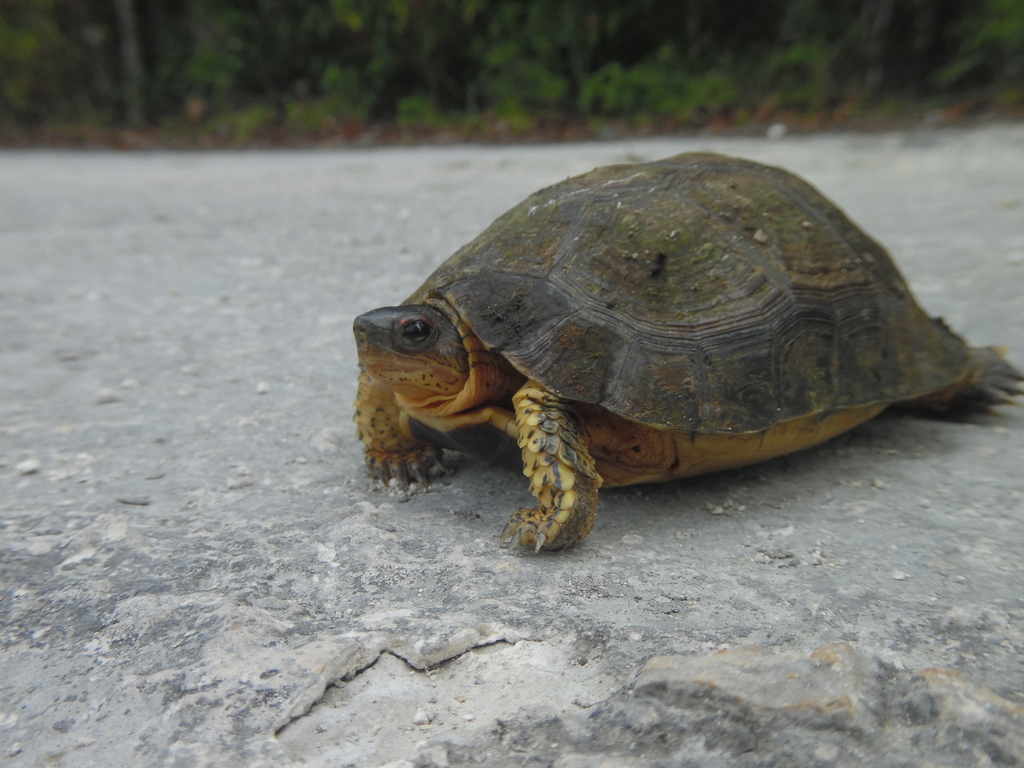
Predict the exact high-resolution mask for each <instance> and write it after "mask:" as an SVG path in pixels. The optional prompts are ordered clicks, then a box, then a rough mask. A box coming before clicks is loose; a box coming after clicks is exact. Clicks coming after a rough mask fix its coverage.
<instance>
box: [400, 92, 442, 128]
mask: <svg viewBox="0 0 1024 768" xmlns="http://www.w3.org/2000/svg"><path fill="white" fill-rule="evenodd" d="M397 119H398V124H399V125H400V126H401V127H403V128H414V127H419V126H427V127H429V126H436V125H439V124H440V123H441V117H440V115H438V114H437V110H436V109H434V105H433V104H431V103H430V99H428V98H427V97H426V96H423V95H422V94H418V95H416V96H406V97H405V98H404V99H402V100H400V101H399V102H398V115H397Z"/></svg>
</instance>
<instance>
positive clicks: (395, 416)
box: [352, 371, 444, 488]
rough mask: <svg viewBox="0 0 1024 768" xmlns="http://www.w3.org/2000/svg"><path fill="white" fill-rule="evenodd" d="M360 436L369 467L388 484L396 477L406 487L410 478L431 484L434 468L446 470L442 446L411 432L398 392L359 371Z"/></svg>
mask: <svg viewBox="0 0 1024 768" xmlns="http://www.w3.org/2000/svg"><path fill="white" fill-rule="evenodd" d="M355 409H356V412H355V416H354V417H353V419H352V420H353V421H354V422H355V423H356V435H357V437H358V438H359V439H360V440H362V441H363V445H364V446H365V448H366V469H367V470H368V472H369V473H370V476H371V477H373V478H375V479H377V480H380V481H381V482H382V483H384V484H385V485H387V484H388V482H389V481H390V480H391V478H395V479H396V480H397V481H398V484H399V485H401V486H402V488H408V487H409V480H410V479H412V480H415V481H417V482H418V483H419V484H420V485H421V486H423V487H426V486H427V485H428V484H429V473H430V470H431V469H434V468H438V469H441V470H444V464H442V463H441V449H440V448H437V447H436V446H433V445H429V444H428V443H424V442H421V441H419V440H417V439H415V438H414V437H412V436H411V435H410V434H409V432H408V427H407V419H406V417H405V415H404V414H403V413H402V411H401V410H400V409H399V408H398V404H397V403H396V402H395V393H394V392H392V391H391V390H390V389H387V388H386V387H381V386H379V385H377V384H374V383H373V380H372V379H371V378H370V377H369V375H367V373H366V372H365V371H363V372H362V373H360V374H359V392H358V394H357V395H356V401H355Z"/></svg>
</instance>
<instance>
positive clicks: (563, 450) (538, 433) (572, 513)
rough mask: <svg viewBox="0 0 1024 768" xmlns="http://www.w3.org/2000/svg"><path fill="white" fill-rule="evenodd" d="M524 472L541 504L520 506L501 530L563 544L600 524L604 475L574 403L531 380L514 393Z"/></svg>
mask: <svg viewBox="0 0 1024 768" xmlns="http://www.w3.org/2000/svg"><path fill="white" fill-rule="evenodd" d="M512 403H513V405H514V406H515V411H516V428H517V430H518V433H519V437H518V441H517V442H518V444H519V447H520V449H522V452H523V474H524V475H526V476H527V477H529V478H530V492H531V493H533V495H534V496H535V497H536V498H537V503H538V506H537V508H536V509H520V510H519V511H518V512H516V513H514V514H513V515H512V517H511V518H510V519H509V522H508V525H507V526H505V530H504V531H503V532H502V534H501V542H502V545H503V546H507V545H508V544H510V543H511V542H512V541H513V540H517V541H518V542H519V543H520V544H522V545H524V546H531V545H532V546H533V547H534V548H535V549H537V550H540V549H541V548H542V547H543V548H544V549H561V548H562V547H567V546H569V545H570V544H574V543H576V542H577V541H580V540H582V539H583V538H585V537H586V536H587V534H588V533H590V530H591V528H593V527H594V519H595V517H596V515H597V489H598V488H600V487H601V476H600V475H598V474H597V470H596V469H595V468H594V459H593V457H592V456H591V455H590V451H589V449H588V448H587V444H586V439H585V437H584V432H583V425H582V422H581V418H580V416H579V414H577V413H576V411H575V409H574V407H573V406H572V404H571V403H568V402H566V401H565V400H562V399H561V398H560V397H558V396H557V395H554V394H552V393H550V392H547V391H545V390H544V389H542V388H541V387H540V386H539V385H538V384H536V383H535V382H528V383H527V384H526V385H524V386H523V387H522V389H520V390H519V391H518V392H517V393H516V394H515V396H514V397H513V398H512Z"/></svg>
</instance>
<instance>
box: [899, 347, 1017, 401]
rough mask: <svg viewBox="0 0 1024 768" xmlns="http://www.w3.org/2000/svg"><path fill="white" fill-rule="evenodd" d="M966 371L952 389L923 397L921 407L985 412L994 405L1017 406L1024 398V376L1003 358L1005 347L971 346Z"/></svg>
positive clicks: (947, 388) (968, 351) (919, 399)
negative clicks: (1019, 396)
mask: <svg viewBox="0 0 1024 768" xmlns="http://www.w3.org/2000/svg"><path fill="white" fill-rule="evenodd" d="M967 353H968V363H967V370H966V372H965V373H964V375H963V376H961V377H960V379H959V380H958V381H957V382H956V383H955V384H953V385H952V386H949V387H946V388H945V389H941V390H939V391H938V392H932V393H931V394H928V395H925V396H923V397H920V398H918V399H917V400H916V402H917V403H919V404H920V405H923V406H925V407H926V408H929V409H931V410H935V411H954V412H956V411H979V410H980V411H984V410H986V409H988V408H989V407H991V406H993V405H1010V404H1016V403H1015V401H1014V400H1013V398H1014V397H1016V396H1017V395H1024V389H1022V387H1021V384H1020V382H1022V381H1024V373H1021V372H1020V371H1018V370H1017V369H1016V368H1015V367H1013V365H1011V364H1010V363H1009V362H1007V361H1006V359H1005V358H1004V357H1003V356H1004V355H1005V354H1006V347H971V348H970V349H968V350H967Z"/></svg>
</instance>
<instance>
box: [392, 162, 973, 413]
mask: <svg viewBox="0 0 1024 768" xmlns="http://www.w3.org/2000/svg"><path fill="white" fill-rule="evenodd" d="M427 296H435V297H441V298H444V299H445V300H446V301H447V302H448V303H449V304H450V305H451V306H452V307H453V308H454V309H455V310H456V311H457V312H458V313H459V314H460V316H461V317H462V318H463V319H464V320H465V321H466V323H467V324H468V326H469V327H470V328H471V329H472V330H473V331H474V333H476V334H477V335H478V336H479V338H480V339H481V340H482V341H483V343H484V344H485V345H486V346H488V347H489V348H491V349H493V350H496V351H498V352H500V353H501V354H502V355H504V356H505V357H506V358H507V359H508V360H509V361H510V362H511V363H512V365H514V366H515V367H516V368H517V369H518V370H519V371H520V372H522V373H523V374H524V375H526V376H527V377H529V378H531V379H534V380H536V381H537V382H539V383H540V384H541V385H542V386H544V387H545V388H547V389H550V390H551V391H553V392H555V393H557V394H559V395H561V396H563V397H567V398H570V399H574V400H578V401H581V402H585V403H591V404H595V405H599V406H601V407H604V408H607V409H608V410H611V411H613V412H614V413H617V414H619V415H621V416H625V417H627V418H630V419H633V420H635V421H639V422H641V423H644V424H648V425H651V426H656V427H661V428H666V429H675V430H682V431H703V432H747V431H754V430H760V429H766V428H768V427H770V426H771V425H772V424H774V423H777V422H779V421H782V420H785V419H790V418H795V417H798V416H803V415H807V414H810V413H815V412H819V411H828V410H831V409H835V408H843V407H855V406H860V405H867V404H872V403H880V402H892V401H895V400H901V399H909V398H912V397H915V396H918V395H921V394H924V393H927V392H931V391H935V390H937V389H940V388H942V387H943V386H947V385H948V384H950V383H951V382H953V381H954V380H956V378H957V377H958V376H959V375H960V374H961V373H962V372H963V370H964V366H965V364H966V359H967V351H966V347H965V345H964V343H963V342H962V340H961V339H959V337H957V336H955V335H954V334H952V333H951V332H949V331H948V330H946V329H945V328H943V327H941V326H939V325H937V324H936V323H934V322H933V321H932V320H931V318H929V317H928V316H927V315H926V314H925V313H924V312H923V311H922V310H921V309H920V308H919V307H918V306H917V304H916V303H914V301H913V299H912V297H911V296H910V294H909V291H908V290H907V288H906V286H905V284H904V282H903V279H902V277H901V276H900V274H899V272H898V271H897V269H896V267H895V266H894V265H893V263H892V260H891V258H890V257H889V255H888V254H887V253H886V251H885V249H884V248H882V246H880V245H879V244H878V243H876V242H875V241H874V240H872V239H871V238H870V237H868V236H867V235H866V234H864V233H863V232H862V231H861V230H860V229H858V228H857V227H856V225H854V224H853V223H852V222H851V221H850V220H849V219H848V218H847V217H846V216H845V214H843V212H842V211H841V210H840V209H839V208H837V207H836V206H835V205H834V204H833V203H831V202H829V201H828V200H827V199H826V198H825V197H823V196H822V195H821V194H820V193H819V192H818V191H817V190H815V189H814V188H813V187H811V186H810V185H809V184H807V183H806V182H804V181H802V180H800V179H798V178H797V177H795V176H793V175H792V174H789V173H787V172H785V171H782V170H780V169H776V168H770V167H766V166H762V165H758V164H756V163H752V162H749V161H744V160H737V159H733V158H726V157H722V156H718V155H709V154H696V153H695V154H688V155H679V156H677V157H674V158H669V159H667V160H663V161H658V162H654V163H646V164H642V165H626V166H608V167H605V168H598V169H596V170H595V171H592V172H591V173H588V174H584V175H582V176H577V177H574V178H572V179H568V180H566V181H564V182H561V183H560V184H556V185H553V186H551V187H548V188H547V189H544V190H541V191H540V192H538V193H536V194H534V195H532V196H531V197H529V198H528V199H527V200H526V201H524V202H523V203H522V204H520V205H518V206H516V207H515V208H513V209H512V210H510V211H509V212H507V213H506V214H504V215H503V216H502V217H500V218H499V219H498V220H497V221H496V222H495V223H494V224H493V225H492V226H491V227H489V228H488V229H487V230H486V231H485V232H484V233H483V234H481V235H480V236H479V237H478V238H477V239H475V240H474V241H472V242H471V243H469V244H468V245H466V246H464V247H463V248H461V249H460V250H459V251H458V252H456V254H455V255H454V256H453V257H452V258H451V259H449V261H447V262H446V263H445V264H443V265H442V266H441V267H440V268H438V270H437V271H436V272H435V273H434V274H433V275H432V276H431V277H430V278H428V280H427V281H426V282H425V283H424V285H423V286H422V287H421V288H420V289H419V290H418V291H417V292H416V293H414V294H413V296H412V297H410V299H409V302H411V303H415V302H417V301H422V300H423V299H424V298H425V297H427Z"/></svg>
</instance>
